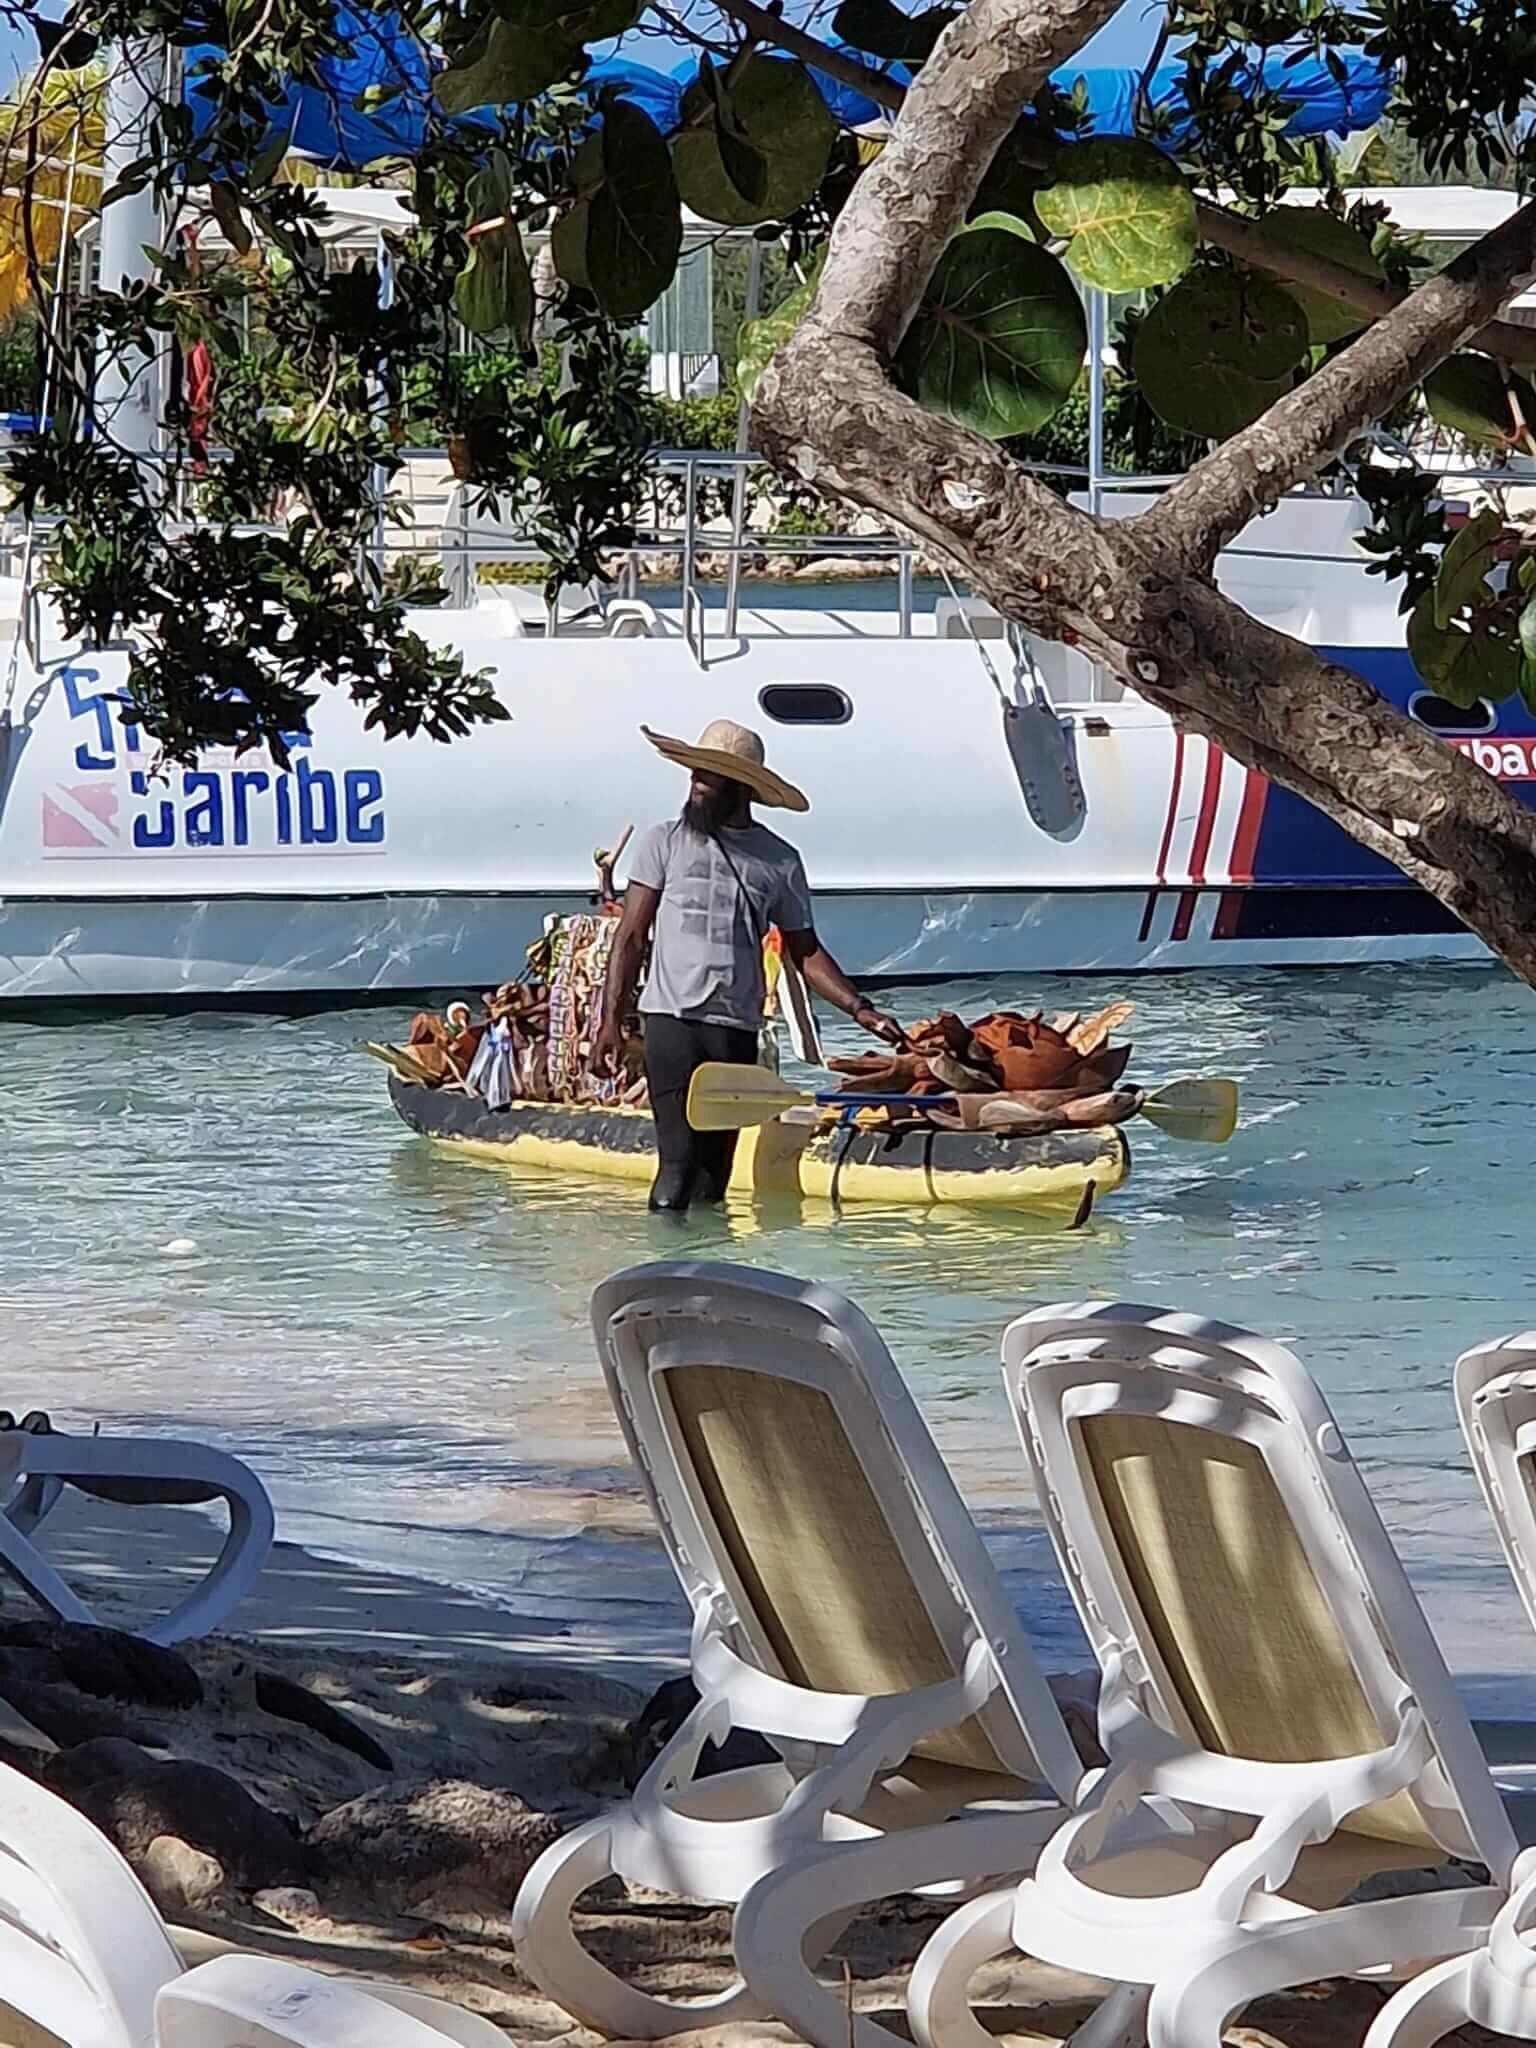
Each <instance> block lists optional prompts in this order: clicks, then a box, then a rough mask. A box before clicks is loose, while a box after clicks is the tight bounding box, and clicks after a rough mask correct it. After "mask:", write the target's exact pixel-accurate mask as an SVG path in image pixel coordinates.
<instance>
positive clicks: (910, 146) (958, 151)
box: [807, 0, 1116, 358]
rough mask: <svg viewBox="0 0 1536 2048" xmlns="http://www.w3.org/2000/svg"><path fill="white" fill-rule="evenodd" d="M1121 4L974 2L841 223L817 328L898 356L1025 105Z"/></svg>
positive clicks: (1103, 0)
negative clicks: (949, 247) (937, 270)
mask: <svg viewBox="0 0 1536 2048" xmlns="http://www.w3.org/2000/svg"><path fill="white" fill-rule="evenodd" d="M1115 4H1116V0H1030V4H1029V5H1028V6H1027V7H1021V6H1019V5H1018V4H1017V0H971V4H970V5H969V6H968V7H967V8H966V9H965V11H964V12H963V13H962V14H960V15H959V16H957V17H956V19H955V20H954V21H952V22H951V23H950V25H949V27H948V28H947V29H945V31H944V33H943V35H941V36H940V38H939V40H938V43H937V44H936V46H935V48H934V52H933V55H932V56H931V57H930V58H929V60H928V62H927V63H926V64H925V65H924V66H923V68H922V70H921V71H920V72H919V73H918V74H917V77H916V79H915V80H914V81H913V84H912V86H911V87H910V89H909V90H908V93H907V97H906V101H905V104H904V106H903V108H902V116H901V119H900V120H899V121H898V122H897V124H896V127H895V129H894V131H893V133H892V135H891V139H890V140H889V142H887V143H886V145H885V147H884V149H882V150H881V152H880V154H879V156H878V157H877V158H876V159H875V161H874V163H873V164H871V165H870V167H869V169H868V170H867V171H865V172H864V174H863V176H862V177H861V178H860V179H859V181H858V183H857V184H856V185H855V186H854V188H853V193H852V196H851V197H850V198H849V200H848V203H847V205H846V206H845V207H844V208H843V211H842V212H841V214H840V215H839V216H838V220H837V225H836V227H835V228H834V229H833V231H832V244H831V250H830V252H829V257H828V262H827V267H826V269H825V270H824V271H823V272H822V278H821V287H820V289H819V291H818V292H817V294H816V301H815V304H814V305H813V306H812V308H811V310H810V312H809V314H808V315H807V319H808V321H810V322H811V323H812V324H813V325H817V326H820V327H822V328H827V329H835V330H837V331H838V332H839V333H842V334H845V335H848V336H851V337H853V338H855V339H857V340H860V341H868V342H871V343H872V344H873V345H874V346H875V347H876V348H877V349H878V350H879V352H880V354H881V355H883V356H885V357H886V358H889V357H891V356H893V355H894V354H895V352H896V349H897V346H898V345H899V343H900V341H901V337H902V335H903V334H904V333H905V332H906V329H907V326H908V323H909V322H910V320H911V318H912V315H913V314H914V313H915V312H916V310H917V306H918V301H919V300H920V298H921V297H922V293H923V288H924V287H925V285H926V284H927V282H928V280H929V278H930V277H931V276H932V275H933V269H934V265H935V264H936V263H937V262H938V260H939V257H940V256H941V255H942V254H943V250H944V245H945V243H946V242H947V241H948V240H949V238H950V236H951V235H952V234H953V233H954V231H955V229H956V228H957V227H959V225H960V223H961V222H962V221H963V220H964V219H965V215H966V211H967V209H968V208H969V206H970V204H971V201H972V200H973V199H974V198H975V197H976V193H977V189H978V188H979V186H980V184H981V181H982V179H983V177H985V175H986V172H987V167H988V165H989V164H990V163H991V161H992V159H993V157H994V156H995V155H996V153H997V149H998V145H999V144H1000V143H1001V142H1002V141H1003V140H1004V139H1005V137H1007V136H1008V135H1009V134H1011V133H1012V131H1013V127H1014V123H1015V122H1016V121H1017V120H1018V117H1019V110H1020V108H1021V107H1026V106H1028V104H1029V102H1030V101H1031V100H1032V99H1033V98H1034V96H1035V94H1036V93H1037V92H1039V90H1040V88H1041V87H1042V86H1043V85H1044V84H1045V82H1046V80H1047V79H1048V78H1049V77H1050V75H1051V73H1052V71H1053V70H1055V68H1056V66H1057V65H1058V64H1059V63H1061V62H1062V61H1063V59H1064V58H1067V57H1070V56H1071V55H1072V54H1073V52H1074V51H1076V50H1080V49H1081V48H1082V46H1083V44H1084V43H1085V42H1086V41H1087V40H1088V38H1089V37H1090V36H1091V35H1092V34H1093V33H1094V31H1095V29H1097V28H1099V27H1101V26H1102V24H1103V23H1104V22H1106V21H1108V20H1109V18H1110V16H1111V15H1112V14H1113V13H1114V12H1115ZM840 257H841V260H839V258H840Z"/></svg>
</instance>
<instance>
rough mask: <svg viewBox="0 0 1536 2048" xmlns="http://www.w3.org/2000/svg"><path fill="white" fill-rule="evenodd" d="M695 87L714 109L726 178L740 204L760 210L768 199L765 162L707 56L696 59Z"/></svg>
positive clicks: (717, 140) (766, 163)
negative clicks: (704, 91) (703, 91)
mask: <svg viewBox="0 0 1536 2048" xmlns="http://www.w3.org/2000/svg"><path fill="white" fill-rule="evenodd" d="M699 83H700V84H701V85H703V86H704V87H705V88H706V89H707V91H708V93H709V97H710V100H711V103H712V105H713V108H714V116H715V141H716V143H717V144H718V145H719V149H720V161H721V164H722V165H723V166H724V168H725V174H726V176H727V177H728V178H729V179H730V181H731V183H732V185H734V186H735V188H736V192H737V194H738V196H739V197H740V198H741V200H742V201H743V203H744V204H746V205H747V206H753V207H757V206H761V205H762V204H763V202H764V201H765V200H766V199H767V197H768V159H767V157H766V156H765V155H764V154H763V152H762V151H761V150H760V149H758V148H757V147H755V145H754V144H753V141H752V138H751V136H750V135H749V134H748V133H747V131H746V128H745V127H744V126H743V124H742V121H741V117H740V116H739V115H738V114H737V112H736V108H735V104H734V102H733V101H732V99H731V96H730V94H729V93H728V92H727V91H726V90H725V88H724V86H723V84H722V83H721V79H720V74H719V72H718V71H716V69H715V67H714V65H713V64H711V63H710V61H709V57H708V54H707V53H706V54H705V55H704V56H701V57H700V59H699Z"/></svg>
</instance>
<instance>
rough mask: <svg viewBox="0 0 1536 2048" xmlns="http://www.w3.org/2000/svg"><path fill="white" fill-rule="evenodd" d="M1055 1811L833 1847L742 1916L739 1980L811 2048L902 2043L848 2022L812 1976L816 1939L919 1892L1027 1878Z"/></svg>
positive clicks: (760, 1892)
mask: <svg viewBox="0 0 1536 2048" xmlns="http://www.w3.org/2000/svg"><path fill="white" fill-rule="evenodd" d="M1061 1819H1062V1814H1061V1809H1060V1807H1057V1806H1050V1807H1044V1808H1041V1809H1040V1810H1039V1811H1037V1812H1027V1813H975V1814H965V1815H959V1816H957V1817H956V1818H955V1819H954V1820H950V1821H945V1822H943V1823H942V1824H940V1825H938V1826H935V1827H925V1828H911V1829H903V1830H900V1831H898V1832H896V1833H892V1834H888V1835H877V1836H875V1837H874V1838H873V1839H872V1840H870V1841H866V1842H851V1843H831V1844H828V1845H827V1846H826V1847H824V1848H821V1849H815V1850H812V1851H811V1852H810V1853H809V1854H807V1855H802V1856H796V1857H794V1858H793V1859H792V1860H791V1861H789V1862H788V1863H786V1864H785V1865H784V1866H783V1867H782V1869H779V1870H774V1871H770V1872H769V1873H768V1875H767V1876H766V1877H760V1878H759V1879H758V1881H757V1883H756V1884H754V1885H753V1886H752V1887H751V1889H750V1890H749V1891H748V1892H747V1893H746V1894H745V1896H744V1897H743V1899H742V1901H741V1904H740V1905H739V1906H738V1907H737V1908H736V1922H735V1930H734V1936H733V1939H734V1942H735V1948H736V1961H737V1964H738V1965H739V1967H740V1969H741V1974H742V1976H743V1977H744V1978H745V1979H746V1981H747V1982H748V1984H750V1985H751V1986H752V1987H753V1989H754V1990H755V1991H756V1992H757V1993H758V1995H759V1997H760V1999H761V2001H762V2003H763V2005H764V2006H765V2007H766V2008H767V2010H769V2011H770V2012H773V2013H776V2014H777V2015H778V2017H779V2018H780V2019H781V2020H784V2021H786V2022H787V2023H788V2025H789V2026H791V2027H793V2028H794V2030H795V2031H796V2033H797V2034H799V2036H800V2038H801V2039H802V2040H803V2041H807V2042H809V2043H811V2044H812V2048H893V2044H895V2043H896V2042H897V2041H898V2036H896V2035H894V2034H892V2033H891V2032H890V2030H889V2029H888V2028H886V2027H882V2026H881V2025H880V2024H879V2022H878V2021H877V2020H872V2019H868V2018H866V2017H865V2016H864V2015H863V2014H862V2013H850V2012H849V2011H848V2008H847V2003H846V2001H845V2000H844V1999H843V1998H842V1997H840V1996H839V1995H838V1993H837V1992H836V1991H835V1990H834V1989H832V1988H830V1987H829V1986H827V1985H825V1984H822V1983H820V1982H818V1981H817V1979H816V1977H815V1976H814V1975H813V1973H812V1968H813V1962H814V1961H815V1960H819V1958H813V1957H812V1956H811V1955H809V1954H808V1950H809V1949H810V1948H811V1947H812V1937H813V1935H814V1934H815V1933H817V1931H818V1930H820V1928H821V1927H822V1924H823V1923H824V1922H825V1921H827V1920H828V1919H829V1918H831V1916H832V1915H834V1914H836V1913H845V1912H847V1911H848V1910H849V1909H850V1908H856V1907H858V1906H862V1905H867V1904H869V1903H870V1902H871V1901H872V1900H875V1899H888V1898H895V1897H897V1896H899V1895H900V1894H902V1893H904V1892H913V1891H916V1890H917V1889H918V1888H919V1887H921V1886H927V1885H934V1884H945V1883H976V1882H980V1881H981V1880H983V1879H986V1878H989V1877H992V1878H995V1877H997V1876H999V1875H1000V1874H1002V1873H1005V1872H1013V1871H1021V1870H1025V1869H1030V1868H1032V1867H1033V1865H1034V1861H1035V1858H1036V1856H1037V1855H1038V1854H1039V1852H1040V1850H1041V1848H1042V1847H1043V1846H1044V1845H1045V1843H1046V1842H1048V1841H1049V1840H1050V1838H1051V1836H1052V1835H1053V1834H1055V1832H1056V1830H1057V1828H1059V1827H1060V1825H1061Z"/></svg>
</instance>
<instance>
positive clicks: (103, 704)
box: [60, 668, 118, 772]
mask: <svg viewBox="0 0 1536 2048" xmlns="http://www.w3.org/2000/svg"><path fill="white" fill-rule="evenodd" d="M60 680H61V681H62V682H63V685H64V698H65V701H66V703H67V704H68V705H69V715H70V717H71V718H94V719H95V721H96V738H97V741H98V743H99V745H100V747H101V752H100V753H99V754H93V753H92V752H91V749H90V743H89V742H88V741H85V740H82V741H81V743H80V745H79V746H77V747H76V748H75V766H76V767H77V768H79V769H82V770H84V771H87V772H89V771H90V770H92V769H101V768H115V767H116V766H117V751H116V748H115V746H114V744H113V735H112V713H111V711H110V710H109V709H108V706H109V705H111V704H114V703H116V702H117V701H118V699H117V696H116V693H115V692H114V693H113V695H112V696H110V697H104V696H103V695H102V694H101V692H100V691H99V690H90V691H84V690H82V689H80V687H79V685H80V684H81V683H95V682H99V681H100V680H101V671H100V670H99V669H94V668H66V669H63V670H61V671H60Z"/></svg>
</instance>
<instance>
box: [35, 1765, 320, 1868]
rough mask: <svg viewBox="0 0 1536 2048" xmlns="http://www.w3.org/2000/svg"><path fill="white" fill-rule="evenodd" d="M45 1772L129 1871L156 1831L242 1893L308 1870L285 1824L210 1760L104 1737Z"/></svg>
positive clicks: (301, 1849)
mask: <svg viewBox="0 0 1536 2048" xmlns="http://www.w3.org/2000/svg"><path fill="white" fill-rule="evenodd" d="M47 1777H48V1782H49V1784H50V1785H52V1786H53V1787H54V1789H55V1790H56V1791H58V1792H60V1793H62V1795H63V1796H64V1797H65V1798H66V1799H68V1800H69V1801H70V1803H71V1804H72V1805H74V1806H76V1807H78V1808H79V1810H80V1812H81V1813H83V1814H84V1815H85V1816H86V1817H87V1819H89V1820H93V1821H94V1822H95V1823H96V1825H97V1827H99V1828H100V1829H101V1831H102V1833H103V1834H104V1835H106V1836H108V1837H109V1838H110V1839H111V1840H112V1841H114V1842H115V1843H116V1844H117V1846H118V1848H119V1849H121V1850H122V1852H123V1854H124V1855H125V1856H126V1857H127V1859H128V1861H129V1862H130V1863H131V1864H132V1865H133V1866H134V1868H135V1869H136V1870H138V1869H142V1868H143V1867H144V1863H145V1858H146V1857H147V1856H148V1853H149V1845H150V1843H151V1842H153V1841H154V1840H155V1839H156V1837H157V1836H160V1835H174V1836H175V1837H176V1838H177V1839H178V1840H179V1841H182V1842H185V1843H186V1844H187V1845H188V1847H189V1848H192V1849H198V1850H201V1851H202V1853H203V1854H204V1855H205V1856H209V1857H212V1859H213V1860H214V1861H215V1862H216V1863H218V1864H220V1865H221V1866H222V1868H223V1873H224V1876H225V1877H226V1878H227V1879H228V1881H229V1882H230V1883H231V1884H233V1885H236V1886H238V1887H239V1889H240V1890H242V1891H262V1890H264V1889H265V1888H266V1887H268V1886H270V1885H285V1884H302V1883H303V1882H304V1881H305V1878H306V1877H307V1875H308V1871H307V1867H306V1858H305V1854H304V1846H303V1844H302V1843H301V1842H300V1841H299V1840H298V1838H297V1836H296V1835H295V1833H294V1830H293V1828H292V1826H291V1825H290V1824H289V1822H287V1821H286V1820H284V1819H283V1817H282V1816H281V1815H280V1814H276V1813H273V1812H272V1811H271V1810H270V1809H269V1808H268V1807H265V1806H262V1805H261V1804H260V1803H259V1802H258V1801H257V1800H255V1799H253V1798H252V1797H251V1795H250V1793H249V1792H247V1791H246V1789H245V1787H244V1786H243V1785H241V1784H239V1783H237V1782H236V1780H235V1779H233V1778H231V1777H229V1776H228V1775H227V1774H226V1773H225V1772H224V1771H218V1770H215V1769H214V1768H213V1766H212V1765H211V1764H199V1763H190V1762H187V1761H185V1760H184V1759H181V1758H174V1759H170V1760H167V1761H163V1762H162V1761H160V1760H158V1759H156V1758H154V1757H150V1756H146V1755H145V1753H144V1752H143V1750H141V1749H139V1748H137V1747H136V1746H135V1745H134V1744H132V1743H127V1742H121V1741H111V1740H109V1741H100V1742H91V1743H86V1744H83V1745H82V1746H81V1748H79V1749H75V1750H68V1751H65V1752H64V1753H63V1754H62V1755H60V1756H57V1757H55V1758H53V1759H52V1761H51V1762H50V1764H49V1767H48V1773H47Z"/></svg>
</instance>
